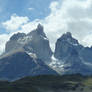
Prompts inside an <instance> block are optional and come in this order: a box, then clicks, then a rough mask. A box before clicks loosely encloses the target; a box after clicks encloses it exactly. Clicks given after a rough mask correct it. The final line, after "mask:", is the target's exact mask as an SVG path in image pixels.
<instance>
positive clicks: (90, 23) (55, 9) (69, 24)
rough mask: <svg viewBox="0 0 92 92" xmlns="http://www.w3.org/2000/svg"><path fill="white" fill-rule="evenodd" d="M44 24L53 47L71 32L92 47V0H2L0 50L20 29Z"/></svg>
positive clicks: (0, 3) (25, 29)
mask: <svg viewBox="0 0 92 92" xmlns="http://www.w3.org/2000/svg"><path fill="white" fill-rule="evenodd" d="M38 23H41V24H42V25H43V26H44V31H45V33H46V35H47V37H48V38H49V40H50V45H51V48H52V49H54V44H55V42H56V40H57V38H59V37H60V36H61V35H62V34H63V33H65V32H67V31H69V32H71V33H72V34H73V37H75V38H76V39H78V40H79V42H80V43H81V44H83V45H84V46H92V0H44V1H43V0H0V53H2V52H3V51H4V48H5V43H6V42H7V41H8V39H9V38H10V36H11V35H13V34H14V33H16V32H25V33H28V32H30V31H31V30H33V29H34V28H36V26H37V24H38Z"/></svg>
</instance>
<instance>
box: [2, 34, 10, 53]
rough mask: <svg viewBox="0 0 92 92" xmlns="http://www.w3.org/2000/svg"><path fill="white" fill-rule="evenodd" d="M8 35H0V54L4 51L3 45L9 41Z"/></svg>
mask: <svg viewBox="0 0 92 92" xmlns="http://www.w3.org/2000/svg"><path fill="white" fill-rule="evenodd" d="M9 37H10V36H9V35H7V34H2V35H0V54H1V53H3V52H4V50H5V43H6V42H7V41H8V40H9Z"/></svg>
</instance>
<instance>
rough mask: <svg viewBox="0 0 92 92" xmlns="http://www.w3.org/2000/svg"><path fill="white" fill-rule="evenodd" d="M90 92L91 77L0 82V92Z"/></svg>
mask: <svg viewBox="0 0 92 92" xmlns="http://www.w3.org/2000/svg"><path fill="white" fill-rule="evenodd" d="M61 90H63V92H91V91H90V90H92V77H84V76H81V75H64V76H52V75H51V76H37V77H26V78H23V79H21V80H17V81H15V82H0V92H62V91H61Z"/></svg>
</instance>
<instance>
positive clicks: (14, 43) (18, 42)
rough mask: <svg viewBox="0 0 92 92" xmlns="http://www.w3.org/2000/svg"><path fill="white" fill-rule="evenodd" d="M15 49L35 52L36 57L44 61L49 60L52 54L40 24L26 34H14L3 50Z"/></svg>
mask: <svg viewBox="0 0 92 92" xmlns="http://www.w3.org/2000/svg"><path fill="white" fill-rule="evenodd" d="M16 49H24V50H25V51H26V52H28V53H35V54H36V55H37V57H38V58H39V59H41V60H43V61H45V62H46V63H48V62H49V61H50V57H51V55H52V51H51V48H50V46H49V40H48V38H47V37H46V35H45V33H44V29H43V26H42V25H40V24H39V25H38V27H37V29H35V30H33V31H31V32H30V33H28V34H24V33H17V34H14V35H13V36H12V37H11V38H10V40H9V41H8V42H7V43H6V48H5V52H6V53H7V52H11V51H13V50H16Z"/></svg>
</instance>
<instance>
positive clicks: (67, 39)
mask: <svg viewBox="0 0 92 92" xmlns="http://www.w3.org/2000/svg"><path fill="white" fill-rule="evenodd" d="M58 40H59V41H62V42H67V43H69V44H72V45H78V44H79V43H78V41H77V40H76V39H75V38H73V37H72V34H71V33H70V32H66V33H65V34H63V35H62V36H61V37H60V38H59V39H58Z"/></svg>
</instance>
